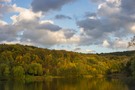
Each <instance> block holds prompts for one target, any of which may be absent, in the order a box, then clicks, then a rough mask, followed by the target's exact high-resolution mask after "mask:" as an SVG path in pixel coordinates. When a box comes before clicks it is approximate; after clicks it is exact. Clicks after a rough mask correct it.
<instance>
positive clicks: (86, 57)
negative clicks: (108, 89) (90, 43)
mask: <svg viewBox="0 0 135 90" xmlns="http://www.w3.org/2000/svg"><path fill="white" fill-rule="evenodd" d="M134 56H135V51H125V52H114V53H106V54H103V53H102V54H82V53H76V52H70V51H65V50H49V49H43V48H38V47H35V46H28V45H20V44H13V45H7V44H1V45H0V76H13V77H15V78H16V77H22V78H23V77H24V76H26V75H29V76H44V75H51V76H83V75H91V76H101V75H108V74H113V73H126V74H127V75H134V71H135V67H134V66H135V65H134V61H135V60H134Z"/></svg>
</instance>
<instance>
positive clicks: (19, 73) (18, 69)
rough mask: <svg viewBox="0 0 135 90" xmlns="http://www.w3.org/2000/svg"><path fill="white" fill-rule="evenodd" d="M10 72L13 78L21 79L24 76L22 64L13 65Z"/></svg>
mask: <svg viewBox="0 0 135 90" xmlns="http://www.w3.org/2000/svg"><path fill="white" fill-rule="evenodd" d="M12 73H13V76H14V77H15V78H21V79H23V78H24V77H25V72H24V68H23V67H22V66H15V67H14V68H13V72H12Z"/></svg>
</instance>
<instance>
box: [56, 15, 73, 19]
mask: <svg viewBox="0 0 135 90" xmlns="http://www.w3.org/2000/svg"><path fill="white" fill-rule="evenodd" d="M55 19H69V20H70V19H72V18H71V17H70V16H66V15H56V16H55Z"/></svg>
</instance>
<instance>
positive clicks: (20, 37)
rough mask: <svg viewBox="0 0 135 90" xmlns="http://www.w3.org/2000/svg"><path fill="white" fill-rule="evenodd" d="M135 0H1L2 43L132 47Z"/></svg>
mask: <svg viewBox="0 0 135 90" xmlns="http://www.w3.org/2000/svg"><path fill="white" fill-rule="evenodd" d="M134 5H135V1H134V0H129V1H127V0H23V1H22V0H0V43H7V44H14V43H20V44H28V45H34V46H38V47H43V48H49V49H58V50H59V49H65V50H68V51H75V52H83V53H101V52H115V51H123V50H133V49H134V47H130V48H127V46H128V42H129V41H130V39H131V37H133V36H134V33H135V10H134V8H135V6H134Z"/></svg>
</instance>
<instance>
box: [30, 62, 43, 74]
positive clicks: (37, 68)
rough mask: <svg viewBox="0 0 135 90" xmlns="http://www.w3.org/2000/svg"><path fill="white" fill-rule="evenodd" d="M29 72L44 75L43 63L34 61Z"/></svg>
mask: <svg viewBox="0 0 135 90" xmlns="http://www.w3.org/2000/svg"><path fill="white" fill-rule="evenodd" d="M28 73H29V74H30V75H35V76H41V75H43V68H42V65H41V64H39V63H32V64H30V65H29V69H28Z"/></svg>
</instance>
